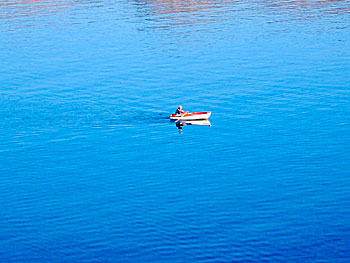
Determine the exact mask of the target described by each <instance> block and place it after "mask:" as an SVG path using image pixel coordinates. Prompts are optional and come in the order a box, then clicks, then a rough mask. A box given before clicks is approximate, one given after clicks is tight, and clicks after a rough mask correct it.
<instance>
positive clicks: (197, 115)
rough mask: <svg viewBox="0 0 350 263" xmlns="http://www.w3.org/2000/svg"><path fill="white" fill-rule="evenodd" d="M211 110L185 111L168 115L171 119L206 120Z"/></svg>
mask: <svg viewBox="0 0 350 263" xmlns="http://www.w3.org/2000/svg"><path fill="white" fill-rule="evenodd" d="M210 115H211V111H204V112H192V113H189V112H186V113H183V114H171V115H170V116H169V117H170V119H171V120H207V119H209V118H210Z"/></svg>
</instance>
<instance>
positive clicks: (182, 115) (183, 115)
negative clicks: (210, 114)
mask: <svg viewBox="0 0 350 263" xmlns="http://www.w3.org/2000/svg"><path fill="white" fill-rule="evenodd" d="M187 113H188V112H185V113H184V114H181V115H180V118H181V117H185V115H186V114H187ZM178 121H181V119H178V120H177V121H176V122H178Z"/></svg>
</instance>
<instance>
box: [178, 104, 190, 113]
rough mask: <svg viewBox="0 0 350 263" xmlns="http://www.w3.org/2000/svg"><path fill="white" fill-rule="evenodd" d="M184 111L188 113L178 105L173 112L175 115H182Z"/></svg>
mask: <svg viewBox="0 0 350 263" xmlns="http://www.w3.org/2000/svg"><path fill="white" fill-rule="evenodd" d="M185 113H188V111H184V110H183V109H182V106H181V105H180V106H179V107H177V110H176V112H175V114H176V115H182V114H185Z"/></svg>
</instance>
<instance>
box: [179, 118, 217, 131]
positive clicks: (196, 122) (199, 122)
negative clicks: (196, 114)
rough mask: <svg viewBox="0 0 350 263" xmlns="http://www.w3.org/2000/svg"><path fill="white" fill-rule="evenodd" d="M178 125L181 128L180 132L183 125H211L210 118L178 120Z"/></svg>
mask: <svg viewBox="0 0 350 263" xmlns="http://www.w3.org/2000/svg"><path fill="white" fill-rule="evenodd" d="M175 125H176V127H177V128H178V129H179V132H180V133H182V127H183V126H187V125H203V126H211V123H210V121H209V120H192V121H191V120H186V121H185V120H178V121H176V122H175Z"/></svg>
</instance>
